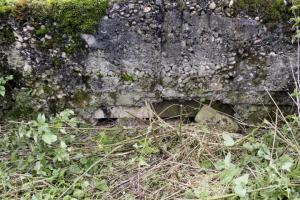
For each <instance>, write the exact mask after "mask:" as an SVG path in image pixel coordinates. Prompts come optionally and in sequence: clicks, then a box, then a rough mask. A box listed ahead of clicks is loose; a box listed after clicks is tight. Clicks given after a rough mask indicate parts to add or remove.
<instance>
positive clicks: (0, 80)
mask: <svg viewBox="0 0 300 200" xmlns="http://www.w3.org/2000/svg"><path fill="white" fill-rule="evenodd" d="M12 79H13V76H12V75H10V76H5V77H0V96H2V97H4V96H5V84H6V83H7V82H8V81H10V80H12Z"/></svg>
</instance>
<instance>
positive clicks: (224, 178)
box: [220, 165, 241, 184]
mask: <svg viewBox="0 0 300 200" xmlns="http://www.w3.org/2000/svg"><path fill="white" fill-rule="evenodd" d="M240 173H241V169H240V168H239V167H236V166H234V165H233V166H232V167H230V168H227V169H225V170H224V171H223V172H222V173H221V175H220V179H221V183H222V184H229V183H230V182H231V181H232V180H233V178H234V177H236V176H238V175H239V174H240Z"/></svg>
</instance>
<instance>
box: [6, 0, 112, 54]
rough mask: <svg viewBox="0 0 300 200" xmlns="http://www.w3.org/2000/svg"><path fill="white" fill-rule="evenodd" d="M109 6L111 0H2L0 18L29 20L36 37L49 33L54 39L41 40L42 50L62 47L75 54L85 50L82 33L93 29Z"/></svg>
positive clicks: (68, 52)
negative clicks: (21, 0) (19, 1)
mask: <svg viewBox="0 0 300 200" xmlns="http://www.w3.org/2000/svg"><path fill="white" fill-rule="evenodd" d="M107 7H108V0H84V1H83V0H39V1H36V0H27V3H26V4H24V5H19V4H18V1H17V0H2V1H0V19H3V18H7V17H8V16H10V17H13V18H15V19H16V20H17V21H19V22H21V23H25V22H26V23H29V24H30V25H31V26H34V27H35V32H34V33H35V36H36V37H37V38H42V37H44V36H45V35H46V34H48V35H50V36H51V37H52V39H51V41H46V42H44V41H40V40H38V43H37V45H38V46H39V47H40V49H41V50H47V49H49V48H60V49H62V50H63V51H65V52H66V53H67V54H69V55H74V54H75V53H76V52H82V51H83V50H84V45H85V44H84V42H83V41H82V40H81V39H80V33H94V32H95V30H96V28H95V26H96V23H97V22H98V20H99V19H100V18H101V17H102V16H103V15H104V14H105V12H106V9H107ZM41 24H42V25H44V26H43V27H41V26H40V25H41ZM0 37H1V35H0ZM0 41H1V38H0Z"/></svg>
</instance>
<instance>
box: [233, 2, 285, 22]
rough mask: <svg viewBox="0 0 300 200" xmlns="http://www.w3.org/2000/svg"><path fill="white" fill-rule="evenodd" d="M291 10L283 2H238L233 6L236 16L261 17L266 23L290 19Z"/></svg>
mask: <svg viewBox="0 0 300 200" xmlns="http://www.w3.org/2000/svg"><path fill="white" fill-rule="evenodd" d="M289 8H290V6H288V5H285V4H284V1H283V0H236V1H235V3H234V5H233V9H234V13H235V14H238V13H240V12H244V13H246V14H248V15H250V16H252V17H256V16H259V17H261V18H263V19H264V21H265V22H272V21H279V20H285V19H289V18H290V10H289Z"/></svg>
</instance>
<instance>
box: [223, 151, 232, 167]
mask: <svg viewBox="0 0 300 200" xmlns="http://www.w3.org/2000/svg"><path fill="white" fill-rule="evenodd" d="M224 165H225V168H229V167H231V165H232V164H231V153H230V152H229V153H228V154H227V155H226V156H225V159H224Z"/></svg>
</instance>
